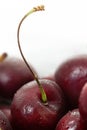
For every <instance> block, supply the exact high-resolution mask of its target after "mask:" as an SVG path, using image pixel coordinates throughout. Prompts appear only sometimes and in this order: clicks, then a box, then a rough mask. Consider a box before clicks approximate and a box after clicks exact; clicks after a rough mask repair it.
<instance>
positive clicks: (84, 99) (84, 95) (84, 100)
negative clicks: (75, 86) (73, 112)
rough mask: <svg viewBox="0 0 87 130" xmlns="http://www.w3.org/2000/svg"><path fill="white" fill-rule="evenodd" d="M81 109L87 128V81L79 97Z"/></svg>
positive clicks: (82, 118)
mask: <svg viewBox="0 0 87 130" xmlns="http://www.w3.org/2000/svg"><path fill="white" fill-rule="evenodd" d="M79 111H80V114H81V120H82V122H83V123H84V126H85V128H86V129H87V83H86V84H85V85H84V86H83V88H82V91H81V94H80V97H79Z"/></svg>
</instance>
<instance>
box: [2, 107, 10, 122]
mask: <svg viewBox="0 0 87 130" xmlns="http://www.w3.org/2000/svg"><path fill="white" fill-rule="evenodd" d="M0 110H1V111H2V112H3V113H4V114H5V115H6V117H7V118H8V120H9V121H10V122H11V109H10V105H5V104H2V105H0Z"/></svg>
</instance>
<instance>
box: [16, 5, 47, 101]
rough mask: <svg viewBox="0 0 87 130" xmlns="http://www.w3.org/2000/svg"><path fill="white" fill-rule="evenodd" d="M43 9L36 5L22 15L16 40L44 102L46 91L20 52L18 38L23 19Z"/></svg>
mask: <svg viewBox="0 0 87 130" xmlns="http://www.w3.org/2000/svg"><path fill="white" fill-rule="evenodd" d="M42 10H44V6H43V5H42V6H37V7H34V8H33V9H32V10H30V11H29V12H28V13H27V14H26V15H24V17H23V18H22V19H21V21H20V23H19V25H18V30H17V41H18V47H19V50H20V53H21V56H22V58H23V60H24V62H25V63H26V65H27V67H28V68H29V70H30V71H31V73H32V74H33V76H34V79H35V80H36V82H37V84H38V86H39V88H40V92H41V96H42V101H43V103H46V102H47V96H46V93H45V91H44V89H43V87H42V85H41V83H40V81H39V79H38V75H37V74H36V73H35V72H34V71H33V70H32V68H31V67H30V65H29V64H28V62H27V60H26V58H25V57H24V55H23V52H22V49H21V46H20V38H19V32H20V27H21V25H22V23H23V21H24V20H25V19H26V18H27V17H28V16H29V15H30V14H32V13H33V12H36V11H42Z"/></svg>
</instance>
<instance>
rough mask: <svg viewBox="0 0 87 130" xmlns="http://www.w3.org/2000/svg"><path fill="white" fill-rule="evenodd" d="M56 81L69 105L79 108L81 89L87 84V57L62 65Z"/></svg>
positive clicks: (68, 61)
mask: <svg viewBox="0 0 87 130" xmlns="http://www.w3.org/2000/svg"><path fill="white" fill-rule="evenodd" d="M55 80H56V82H57V83H58V84H59V85H60V87H61V88H62V90H63V92H64V94H65V95H66V97H67V101H69V104H70V105H71V106H72V107H73V108H75V107H77V106H78V98H79V95H80V92H81V89H82V87H83V85H84V84H85V83H86V82H87V55H85V56H84V55H82V56H77V57H73V58H71V59H69V60H67V61H65V62H64V63H63V64H61V65H60V67H58V68H57V70H56V72H55Z"/></svg>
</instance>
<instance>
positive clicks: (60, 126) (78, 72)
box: [0, 53, 87, 130]
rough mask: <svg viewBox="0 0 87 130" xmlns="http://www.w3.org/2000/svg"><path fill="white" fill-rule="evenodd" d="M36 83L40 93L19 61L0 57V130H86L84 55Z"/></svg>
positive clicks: (86, 64) (86, 68)
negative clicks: (44, 95) (43, 93)
mask: <svg viewBox="0 0 87 130" xmlns="http://www.w3.org/2000/svg"><path fill="white" fill-rule="evenodd" d="M31 67H32V65H31ZM32 70H33V71H34V72H35V73H37V72H36V70H35V69H34V68H33V67H32ZM38 80H39V82H40V84H41V85H42V86H41V87H42V88H43V89H42V90H40V89H41V88H39V86H38V84H37V82H36V80H35V79H34V77H33V75H32V73H31V72H30V71H29V69H28V68H27V66H26V64H25V63H24V61H23V60H22V59H20V58H17V57H10V56H7V54H6V53H4V54H3V55H2V56H0V130H86V129H87V101H86V100H87V83H86V82H87V55H85V56H84V55H83V56H78V57H73V58H71V59H68V60H67V61H65V62H64V63H62V64H61V65H60V66H58V68H57V69H56V70H55V72H54V74H53V76H50V75H49V76H48V77H42V78H39V79H38ZM43 90H44V92H45V94H46V99H45V101H44V100H43V99H42V94H41V91H43Z"/></svg>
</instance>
